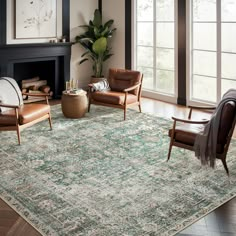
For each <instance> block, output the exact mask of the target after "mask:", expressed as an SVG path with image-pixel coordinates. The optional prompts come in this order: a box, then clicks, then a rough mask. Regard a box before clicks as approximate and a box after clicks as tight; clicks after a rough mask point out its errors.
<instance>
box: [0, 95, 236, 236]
mask: <svg viewBox="0 0 236 236" xmlns="http://www.w3.org/2000/svg"><path fill="white" fill-rule="evenodd" d="M58 103H60V101H51V104H52V105H54V104H58ZM142 110H143V112H148V113H153V114H157V115H160V116H164V117H169V118H170V117H171V116H177V117H181V118H186V117H187V114H188V109H187V108H186V107H184V106H177V105H173V104H169V103H165V102H160V101H156V100H152V99H147V98H144V99H143V100H142ZM209 116H210V114H209V113H204V112H200V111H197V112H194V113H193V118H195V119H202V118H207V117H209ZM127 119H128V115H127ZM234 137H236V132H234ZM16 142H17V140H16ZM22 145H24V144H22ZM40 235H41V234H40V233H38V232H37V231H36V230H35V229H34V228H33V227H32V226H31V225H30V224H28V223H27V222H26V221H25V220H24V219H23V218H21V217H20V216H19V215H18V214H17V213H16V212H15V211H14V210H12V209H11V208H10V207H9V206H8V205H7V204H6V203H5V202H4V201H2V200H1V199H0V236H40ZM177 235H178V236H236V198H234V199H232V200H231V201H229V202H228V203H226V204H224V205H222V206H221V207H219V208H218V209H216V210H214V211H213V212H212V213H210V214H208V215H207V216H205V217H204V218H202V219H200V220H199V221H197V222H196V223H194V224H193V225H191V226H190V227H188V228H186V229H185V230H183V231H182V232H181V233H179V234H177ZM99 236H100V235H99ZM101 236H102V235H101ZM111 236H112V235H111Z"/></svg>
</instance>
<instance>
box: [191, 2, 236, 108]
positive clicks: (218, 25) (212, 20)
mask: <svg viewBox="0 0 236 236" xmlns="http://www.w3.org/2000/svg"><path fill="white" fill-rule="evenodd" d="M190 2H191V4H190V18H191V21H190V22H191V24H190V34H191V37H190V38H191V40H190V44H191V45H190V50H191V51H190V60H191V65H190V67H191V68H190V96H189V100H190V102H191V101H198V102H205V103H216V102H218V101H219V100H220V99H221V97H222V95H223V94H224V93H225V92H226V91H227V90H228V89H229V88H235V87H236V67H235V65H234V64H235V63H234V62H235V60H236V44H235V40H234V38H235V36H236V15H235V12H236V1H234V0H191V1H190Z"/></svg>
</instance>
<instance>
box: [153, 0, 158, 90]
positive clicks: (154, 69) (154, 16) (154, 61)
mask: <svg viewBox="0 0 236 236" xmlns="http://www.w3.org/2000/svg"><path fill="white" fill-rule="evenodd" d="M156 19H157V18H156V0H153V78H154V79H153V88H154V89H155V90H156V88H157V79H158V78H157V70H156V65H157V57H156V56H157V53H156V42H157V40H156V39H157V35H156Z"/></svg>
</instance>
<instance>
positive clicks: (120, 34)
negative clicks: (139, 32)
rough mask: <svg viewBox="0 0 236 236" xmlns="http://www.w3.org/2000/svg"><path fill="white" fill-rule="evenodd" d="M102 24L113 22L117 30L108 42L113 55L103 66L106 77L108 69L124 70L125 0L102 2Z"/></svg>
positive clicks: (105, 0)
mask: <svg viewBox="0 0 236 236" xmlns="http://www.w3.org/2000/svg"><path fill="white" fill-rule="evenodd" d="M102 13H103V22H106V21H107V20H110V19H113V20H114V27H115V28H117V30H116V32H115V33H114V36H113V38H112V39H111V41H110V45H111V47H112V52H113V53H114V55H113V56H112V57H111V58H110V59H108V61H107V63H105V66H104V74H105V75H106V73H107V71H108V68H110V67H116V68H125V0H103V2H102Z"/></svg>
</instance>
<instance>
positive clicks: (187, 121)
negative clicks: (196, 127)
mask: <svg viewBox="0 0 236 236" xmlns="http://www.w3.org/2000/svg"><path fill="white" fill-rule="evenodd" d="M172 119H173V120H174V121H175V122H176V121H179V122H184V123H189V124H207V123H208V122H209V120H186V119H180V118H177V117H174V116H172Z"/></svg>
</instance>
